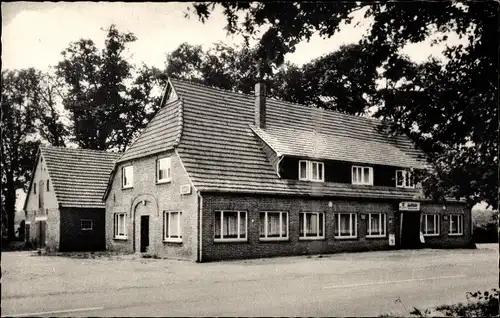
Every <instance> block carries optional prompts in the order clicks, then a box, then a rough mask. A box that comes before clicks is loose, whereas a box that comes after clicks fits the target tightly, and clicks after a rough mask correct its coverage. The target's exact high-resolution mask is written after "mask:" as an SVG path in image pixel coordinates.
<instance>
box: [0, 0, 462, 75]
mask: <svg viewBox="0 0 500 318" xmlns="http://www.w3.org/2000/svg"><path fill="white" fill-rule="evenodd" d="M189 6H190V3H186V2H168V3H153V2H149V3H148V2H136V3H119V2H108V3H106V2H75V3H72V2H39V3H37V2H12V3H2V44H3V45H2V48H3V52H2V60H3V66H2V68H3V69H6V68H9V69H15V68H27V67H35V68H38V69H42V70H47V69H48V68H49V66H51V65H55V64H56V63H57V62H58V61H59V60H60V59H61V51H63V50H64V49H65V48H66V47H67V46H68V45H69V43H70V42H73V41H77V40H79V39H80V38H90V39H92V40H93V41H94V42H95V43H96V45H97V46H98V47H102V46H103V45H104V38H105V32H104V31H102V28H106V27H108V26H110V25H111V24H115V25H116V26H117V28H118V30H119V31H121V32H127V31H128V32H132V33H134V34H135V35H136V37H137V38H138V40H137V41H136V42H135V43H132V44H130V46H129V52H130V54H131V59H132V61H134V62H136V63H141V62H144V63H146V64H147V65H149V66H156V67H159V68H161V69H162V68H163V67H164V62H165V54H166V53H169V52H171V51H173V50H175V49H176V48H177V47H178V46H179V44H181V43H183V42H188V43H190V44H199V45H203V47H204V48H207V47H209V46H210V45H211V44H212V43H214V42H217V41H223V42H225V43H226V44H229V45H231V44H240V43H242V38H241V36H239V35H234V36H232V35H227V32H226V31H225V30H224V29H223V28H224V26H225V24H226V22H225V18H224V16H223V15H222V11H221V10H220V9H217V10H216V11H215V12H214V13H213V14H212V16H211V17H210V19H209V20H208V21H207V22H206V23H205V24H203V23H202V22H200V21H199V20H198V18H197V17H196V16H194V15H193V14H192V15H191V17H190V18H189V19H187V18H185V17H184V13H185V12H186V11H187V8H188V7H189ZM362 16H363V12H362V11H360V12H357V14H356V16H355V20H354V23H353V24H351V25H347V26H342V27H341V31H340V32H338V33H337V34H335V35H334V36H333V37H331V38H329V39H322V38H321V37H319V36H317V35H316V36H313V38H312V39H311V40H310V42H302V43H300V44H299V45H298V46H297V50H296V52H295V53H293V54H290V55H288V56H287V57H286V59H287V60H288V61H291V62H293V63H296V64H298V65H302V64H304V63H306V62H309V61H310V60H311V59H313V58H317V57H319V56H321V55H324V54H326V53H329V52H332V51H334V50H336V49H337V48H339V47H340V46H341V45H342V44H349V43H355V42H357V41H358V40H359V39H360V38H361V37H362V36H363V34H365V33H366V30H367V28H368V27H369V23H370V21H369V20H365V19H363V17H362ZM356 22H360V26H359V27H354V26H353V25H354V24H355V23H356ZM456 40H457V39H456V38H454V37H453V36H451V38H450V39H449V42H453V41H456ZM429 43H430V42H427V43H419V44H412V45H409V46H408V47H406V48H405V49H404V53H406V54H408V55H409V56H410V57H411V58H412V59H413V60H415V61H417V62H422V61H425V60H426V59H427V58H428V57H429V56H430V55H433V56H436V57H439V56H440V52H441V51H442V49H443V47H442V46H437V47H430V45H429Z"/></svg>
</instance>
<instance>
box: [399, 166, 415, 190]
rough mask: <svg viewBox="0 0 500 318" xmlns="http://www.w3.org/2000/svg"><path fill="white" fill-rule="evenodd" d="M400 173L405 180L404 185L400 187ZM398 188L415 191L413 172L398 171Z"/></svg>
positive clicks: (406, 170)
mask: <svg viewBox="0 0 500 318" xmlns="http://www.w3.org/2000/svg"><path fill="white" fill-rule="evenodd" d="M398 172H401V175H402V178H403V180H402V181H403V183H402V185H399V184H398V183H399V182H398V180H399V178H398ZM395 179H396V188H409V189H414V188H415V182H414V181H413V178H412V172H411V171H410V170H408V169H398V170H396V178H395Z"/></svg>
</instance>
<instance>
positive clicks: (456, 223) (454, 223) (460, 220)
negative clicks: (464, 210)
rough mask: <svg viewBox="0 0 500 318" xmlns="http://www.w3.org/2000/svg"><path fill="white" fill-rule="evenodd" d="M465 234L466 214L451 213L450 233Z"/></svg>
mask: <svg viewBox="0 0 500 318" xmlns="http://www.w3.org/2000/svg"><path fill="white" fill-rule="evenodd" d="M463 234H464V216H463V215H461V214H451V215H450V231H449V235H463Z"/></svg>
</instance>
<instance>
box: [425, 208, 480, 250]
mask: <svg viewBox="0 0 500 318" xmlns="http://www.w3.org/2000/svg"><path fill="white" fill-rule="evenodd" d="M445 207H446V209H443V205H442V204H422V205H421V212H422V213H428V214H439V218H440V227H439V228H440V231H439V233H440V235H439V236H438V237H434V236H432V237H429V236H426V237H425V245H426V246H428V247H435V248H443V247H446V248H453V247H464V246H466V245H467V244H469V242H470V240H471V238H472V228H471V222H472V215H471V210H470V209H467V206H466V205H464V204H446V205H445ZM450 214H461V215H463V235H458V236H456V235H449V234H448V232H449V228H450V217H449V216H450Z"/></svg>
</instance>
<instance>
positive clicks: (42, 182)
mask: <svg viewBox="0 0 500 318" xmlns="http://www.w3.org/2000/svg"><path fill="white" fill-rule="evenodd" d="M47 182H49V189H48V190H47ZM35 191H36V193H35ZM41 192H43V193H42V195H43V201H44V209H57V208H58V207H59V203H58V201H57V197H56V195H55V192H54V185H53V181H52V179H51V177H50V174H49V171H48V169H47V164H46V160H44V157H43V155H42V154H41V153H40V152H38V153H37V157H36V160H35V164H34V167H33V170H32V175H31V180H30V186H29V188H28V192H27V193H26V199H25V201H24V206H23V210H24V211H35V210H38V209H39V200H40V193H41Z"/></svg>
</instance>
